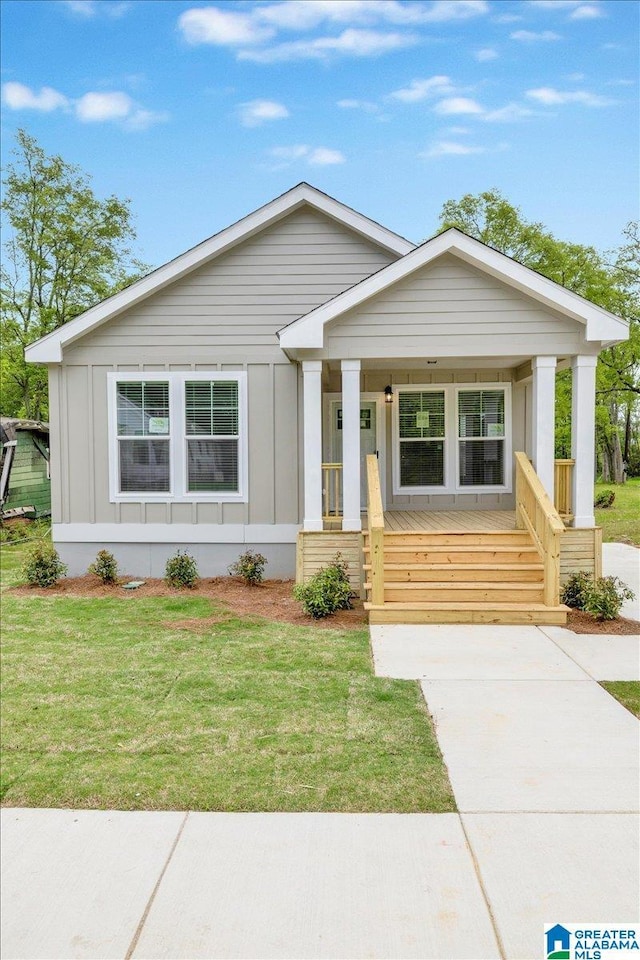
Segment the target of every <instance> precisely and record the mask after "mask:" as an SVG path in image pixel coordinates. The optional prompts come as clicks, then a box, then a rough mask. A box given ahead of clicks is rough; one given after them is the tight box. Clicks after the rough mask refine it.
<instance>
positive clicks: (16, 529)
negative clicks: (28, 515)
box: [0, 523, 29, 543]
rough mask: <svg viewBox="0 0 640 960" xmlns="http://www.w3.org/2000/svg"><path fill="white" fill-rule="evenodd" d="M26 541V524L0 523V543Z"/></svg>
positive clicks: (27, 537)
mask: <svg viewBox="0 0 640 960" xmlns="http://www.w3.org/2000/svg"><path fill="white" fill-rule="evenodd" d="M28 539H29V532H28V530H27V525H26V523H0V543H22V542H23V541H24V540H28Z"/></svg>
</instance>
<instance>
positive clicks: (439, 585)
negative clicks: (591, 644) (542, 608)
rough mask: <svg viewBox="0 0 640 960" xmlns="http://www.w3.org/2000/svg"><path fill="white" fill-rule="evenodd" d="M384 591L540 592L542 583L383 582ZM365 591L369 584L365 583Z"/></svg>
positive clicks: (497, 581) (369, 586)
mask: <svg viewBox="0 0 640 960" xmlns="http://www.w3.org/2000/svg"><path fill="white" fill-rule="evenodd" d="M384 586H385V590H541V589H542V587H543V583H542V581H539V582H538V581H536V580H534V581H533V582H529V581H527V580H525V581H519V580H507V581H504V580H385V584H384ZM365 587H366V589H367V590H369V589H371V584H370V583H365Z"/></svg>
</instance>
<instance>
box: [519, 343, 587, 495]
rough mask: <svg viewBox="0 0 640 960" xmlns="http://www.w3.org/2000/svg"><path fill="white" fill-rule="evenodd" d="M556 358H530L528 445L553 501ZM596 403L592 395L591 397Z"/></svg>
mask: <svg viewBox="0 0 640 960" xmlns="http://www.w3.org/2000/svg"><path fill="white" fill-rule="evenodd" d="M556 366H557V359H556V357H547V356H543V357H533V358H532V360H531V370H532V373H533V379H532V386H531V403H532V413H531V445H532V459H533V467H534V469H535V471H536V473H537V474H538V477H539V478H540V482H541V483H542V486H543V487H544V489H545V490H546V491H547V494H548V496H549V499H550V500H551V503H553V502H554V484H555V409H556ZM594 404H595V395H594Z"/></svg>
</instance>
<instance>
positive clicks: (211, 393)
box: [109, 372, 247, 501]
mask: <svg viewBox="0 0 640 960" xmlns="http://www.w3.org/2000/svg"><path fill="white" fill-rule="evenodd" d="M109 395H110V396H109V412H110V434H111V451H110V454H111V464H110V466H111V478H110V479H111V499H112V500H114V501H118V500H123V501H125V500H167V499H171V500H187V501H193V500H210V501H211V500H213V501H224V500H240V501H246V484H247V480H246V474H247V470H246V462H247V423H246V418H247V414H246V374H245V373H244V372H238V373H233V374H231V373H220V374H219V373H207V374H202V373H167V374H157V373H152V374H151V373H146V374H145V373H142V374H129V373H127V374H110V375H109Z"/></svg>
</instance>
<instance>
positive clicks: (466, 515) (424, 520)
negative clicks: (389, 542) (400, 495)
mask: <svg viewBox="0 0 640 960" xmlns="http://www.w3.org/2000/svg"><path fill="white" fill-rule="evenodd" d="M384 526H385V530H387V531H389V532H395V531H401V530H421V531H425V532H427V531H429V532H431V531H435V532H437V531H443V530H446V531H453V530H464V531H468V532H470V533H472V532H474V531H482V532H486V531H488V530H515V529H516V514H515V510H389V511H385V514H384ZM363 528H364V529H366V524H365V523H363Z"/></svg>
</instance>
